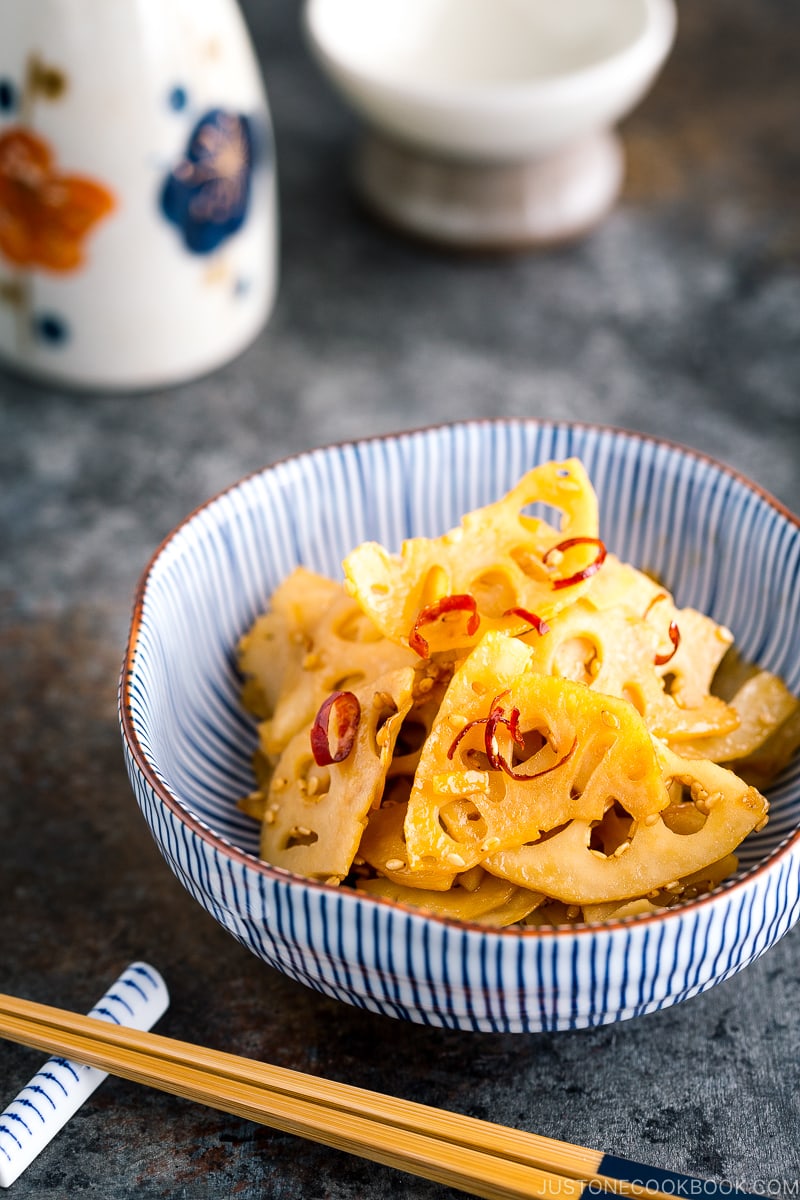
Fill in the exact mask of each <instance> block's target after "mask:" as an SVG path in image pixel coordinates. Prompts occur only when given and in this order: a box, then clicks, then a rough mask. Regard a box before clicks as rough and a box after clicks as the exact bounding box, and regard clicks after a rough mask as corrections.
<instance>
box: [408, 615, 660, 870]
mask: <svg viewBox="0 0 800 1200" xmlns="http://www.w3.org/2000/svg"><path fill="white" fill-rule="evenodd" d="M531 660H532V652H531V650H530V648H529V647H528V646H525V645H524V644H523V643H522V642H520V641H518V640H516V639H514V638H508V637H505V636H503V635H502V634H498V633H488V634H486V636H485V637H484V638H483V639H482V640H481V642H480V643H479V644H478V646H477V647H476V648H475V649H474V650H473V651H472V653H471V654H470V655H469V657H468V658H467V659H466V660H465V661H464V662H463V663H462V664H461V666H460V667H459V669H458V670H457V671H456V673H455V674H454V676H453V679H452V682H451V684H450V687H449V688H448V690H447V692H446V694H445V697H444V700H443V701H442V705H441V708H440V710H439V713H438V715H437V718H436V721H435V722H434V725H433V728H432V730H431V734H430V737H429V738H428V741H427V743H426V745H425V748H424V750H423V753H422V755H421V757H420V763H419V767H418V768H417V774H416V777H415V780H414V787H413V788H412V791H411V796H410V798H409V803H408V812H407V815H406V823H405V833H406V849H407V853H408V861H409V866H410V867H411V869H412V870H415V869H421V868H431V867H433V866H436V865H438V866H439V867H440V868H441V869H443V870H444V869H446V868H447V866H448V865H449V866H450V867H455V868H456V869H458V870H464V869H467V868H469V867H471V866H474V865H475V864H476V863H478V862H480V861H481V860H482V859H483V858H484V857H485V856H486V855H487V854H492V853H494V852H496V851H497V850H500V849H508V848H511V847H515V846H520V845H522V844H524V843H525V842H528V841H531V840H533V839H535V838H538V837H539V835H540V834H541V833H542V832H543V831H548V830H552V829H555V828H556V827H557V826H559V825H562V824H563V823H564V822H566V821H570V820H572V819H573V818H576V817H581V818H582V819H584V820H586V821H593V820H599V819H600V818H601V817H602V816H603V814H604V812H605V811H606V809H607V808H608V807H609V805H610V804H611V803H612V802H613V801H614V800H617V801H619V802H620V803H621V804H622V805H623V807H624V808H625V810H626V811H627V812H628V813H630V814H632V815H633V816H635V818H636V819H637V820H644V819H645V818H646V817H648V816H649V815H651V814H655V813H658V812H659V811H660V809H661V808H664V807H665V806H666V805H667V804H668V803H669V796H668V794H667V791H666V789H665V787H664V782H663V779H662V776H661V771H660V769H659V766H658V762H657V759H656V755H655V749H654V746H653V742H652V739H651V737H650V734H649V733H648V730H647V728H646V726H645V724H644V722H643V721H642V719H641V717H639V715H638V713H637V712H636V711H635V709H634V708H633V707H632V706H631V705H630V704H629V703H628V702H627V701H625V700H620V699H617V698H615V697H612V696H604V695H601V694H599V693H597V692H595V691H593V690H592V689H591V688H589V687H587V686H586V685H585V684H580V683H574V682H572V681H570V680H564V679H558V678H555V677H553V676H545V675H538V674H536V673H534V672H533V671H532V670H531ZM537 890H538V889H537Z"/></svg>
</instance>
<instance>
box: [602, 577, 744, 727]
mask: <svg viewBox="0 0 800 1200" xmlns="http://www.w3.org/2000/svg"><path fill="white" fill-rule="evenodd" d="M586 599H587V600H588V601H589V602H590V603H591V604H592V605H594V607H595V608H597V609H599V610H600V611H601V612H603V613H609V612H613V613H616V614H617V615H620V616H621V615H624V616H628V617H631V618H634V619H638V620H643V621H646V622H647V624H648V626H649V627H650V628H651V629H652V631H653V633H654V635H655V636H656V637H657V638H658V643H657V651H656V654H657V656H658V658H659V659H661V660H662V661H660V662H656V671H657V673H658V674H659V675H660V676H662V677H663V678H665V679H666V680H667V682H668V684H669V692H670V694H671V695H672V696H673V698H674V700H675V701H676V702H677V703H678V704H681V705H683V706H684V707H685V708H695V707H697V706H698V705H700V704H702V702H703V700H704V699H705V698H706V696H708V694H709V693H710V692H711V690H712V688H711V683H712V680H713V678H714V675H715V672H716V671H717V668H718V667H719V664H720V662H721V661H722V659H723V657H724V656H725V654H726V653H727V651H728V649H729V648H730V646H731V645H732V643H733V634H732V633H731V631H730V630H729V629H726V628H725V626H724V625H718V624H717V623H716V621H713V620H712V619H711V617H707V616H705V614H704V613H701V612H698V611H697V610H696V609H693V608H677V607H676V605H675V601H674V598H673V596H672V595H671V593H670V592H669V591H668V590H667V589H666V588H665V587H663V586H661V585H660V584H659V583H658V582H657V581H656V580H654V579H652V578H651V577H650V576H649V575H646V574H645V573H644V572H643V571H639V570H637V568H636V567H632V566H631V565H630V564H629V563H624V562H620V560H619V559H618V558H616V557H615V556H614V555H613V554H609V555H607V556H606V561H605V562H604V564H603V570H602V571H600V572H599V573H598V574H597V575H596V576H595V577H594V579H593V580H592V583H591V587H590V588H589V590H588V591H587V593H586ZM674 628H677V631H678V635H677V637H676V638H675V640H673V629H674Z"/></svg>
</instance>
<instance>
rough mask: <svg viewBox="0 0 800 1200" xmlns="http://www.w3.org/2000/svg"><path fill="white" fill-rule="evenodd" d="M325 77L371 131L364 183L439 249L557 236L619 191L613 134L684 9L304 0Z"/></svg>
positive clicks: (573, 1) (663, 4) (656, 0)
mask: <svg viewBox="0 0 800 1200" xmlns="http://www.w3.org/2000/svg"><path fill="white" fill-rule="evenodd" d="M304 15H305V27H306V31H307V36H308V41H309V44H310V46H311V49H312V52H313V54H314V56H315V57H316V59H317V61H318V63H319V64H320V66H321V68H322V70H323V71H324V72H325V74H326V75H327V76H328V78H329V79H330V81H331V82H332V84H333V85H334V87H335V88H336V89H337V90H338V91H339V92H340V93H341V95H342V96H343V97H344V99H345V100H346V101H347V103H348V104H349V105H350V106H351V107H352V108H353V109H354V110H355V111H356V112H357V113H358V114H359V116H360V117H361V118H362V120H363V121H364V123H365V125H366V127H367V128H368V130H369V131H370V132H369V136H368V137H367V138H366V139H365V140H364V142H363V145H362V148H361V152H360V154H359V155H358V157H357V160H356V169H355V177H356V183H357V185H358V187H359V190H360V191H361V193H362V195H363V197H364V198H365V199H366V200H367V201H368V203H370V204H371V206H372V207H373V208H375V209H377V211H378V212H379V213H380V214H381V215H382V216H384V217H386V218H387V219H389V220H390V221H392V222H394V223H395V224H398V225H400V226H403V227H404V228H407V229H409V230H411V231H413V232H416V233H419V234H423V235H428V236H430V237H432V238H435V239H437V240H439V241H449V242H456V243H460V244H466V243H476V242H477V243H480V244H490V245H491V244H496V245H503V244H506V243H514V242H517V243H518V242H536V241H549V240H555V239H556V238H563V237H565V236H568V235H570V234H574V233H576V232H578V231H581V230H583V229H584V228H585V227H587V226H588V225H591V224H592V223H593V222H594V221H595V220H596V219H597V218H598V216H599V215H600V214H601V213H602V212H604V211H605V210H606V209H607V208H608V207H609V205H610V204H611V202H612V201H613V199H614V198H615V196H616V194H617V192H618V191H619V186H620V181H621V178H622V155H621V148H620V144H619V141H618V139H617V138H616V136H615V135H614V134H613V133H612V132H611V131H612V130H613V127H614V126H615V125H616V124H617V122H618V121H619V120H620V119H621V118H622V117H623V116H624V115H625V114H627V113H628V112H630V110H631V109H632V108H633V107H634V105H635V104H637V103H638V101H639V100H640V99H641V98H642V96H643V95H644V94H645V92H646V91H647V89H648V87H649V86H650V84H651V83H652V81H653V78H654V76H655V75H656V73H657V71H658V70H659V68H660V67H661V65H662V63H663V62H664V60H665V58H666V56H667V54H668V52H669V50H670V47H671V45H672V42H673V38H674V35H675V26H676V16H675V8H674V3H673V0H593V2H592V4H591V5H587V4H585V3H584V0H562V2H561V3H559V4H551V3H548V2H547V0H522V2H520V0H407V3H405V4H397V5H392V6H386V5H376V4H374V3H371V2H370V0H307V3H306V7H305V13H304Z"/></svg>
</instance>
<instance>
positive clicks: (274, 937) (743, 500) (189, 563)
mask: <svg viewBox="0 0 800 1200" xmlns="http://www.w3.org/2000/svg"><path fill="white" fill-rule="evenodd" d="M568 455H577V456H578V457H580V458H581V459H582V460H583V462H584V463H585V465H586V468H587V470H588V472H589V475H590V477H591V479H592V481H593V483H594V486H595V488H596V490H597V492H598V496H599V501H600V512H601V520H602V534H603V537H604V539H605V541H606V543H607V545H608V546H609V548H610V549H611V550H613V551H614V552H615V553H616V554H618V555H619V556H621V557H622V558H624V559H626V560H627V561H630V562H633V563H635V564H639V565H642V566H646V567H647V568H648V569H649V570H652V571H655V572H656V573H657V574H658V575H659V576H661V577H662V578H664V580H665V581H668V583H669V585H670V586H671V587H672V588H673V590H674V591H675V593H676V597H677V599H678V602H679V603H680V604H682V605H693V606H695V607H698V608H700V609H703V610H704V611H706V612H708V613H709V614H711V615H712V616H713V617H715V619H716V620H718V621H720V622H722V623H723V624H725V625H727V626H729V627H730V628H731V629H732V630H733V632H734V634H735V637H736V640H737V642H738V643H739V645H740V647H741V649H742V651H743V653H744V654H745V655H746V656H748V657H749V658H751V659H753V660H756V661H758V662H759V663H761V664H762V665H764V666H765V667H767V668H769V669H770V670H772V671H775V672H777V673H779V674H781V675H782V676H783V677H784V679H785V681H786V682H787V684H788V686H789V687H790V688H791V689H792V690H793V691H795V692H798V691H800V586H799V585H800V524H799V523H798V521H797V519H796V518H794V517H792V516H791V514H789V513H788V512H787V511H785V510H784V509H782V508H781V507H780V505H779V504H778V503H776V502H775V501H774V500H772V499H771V498H770V497H769V496H768V495H767V494H765V493H764V492H763V491H762V490H760V489H759V488H758V487H756V486H755V485H754V484H752V483H749V482H748V481H747V480H745V479H743V478H741V477H740V476H738V475H736V474H735V473H734V472H733V471H731V470H729V469H728V468H726V467H724V466H721V465H719V464H717V463H715V462H713V461H711V460H709V459H708V458H705V457H703V456H701V455H699V454H696V453H694V452H692V451H690V450H686V449H682V448H680V447H677V446H674V445H670V444H666V443H664V442H659V441H655V440H652V439H650V438H647V437H644V436H640V435H636V434H631V433H625V432H620V431H614V430H609V429H602V428H594V427H583V426H575V425H566V424H549V423H547V422H537V421H533V420H528V421H526V420H513V421H512V420H509V421H497V422H474V423H464V424H456V425H451V426H443V427H439V428H433V429H428V430H422V431H419V432H413V433H404V434H400V435H397V436H391V437H382V438H376V439H373V440H366V441H362V442H356V443H350V444H345V445H338V446H333V447H328V448H326V449H320V450H316V451H313V452H309V453H306V454H302V455H299V456H298V457H295V458H291V459H288V460H286V461H283V462H280V463H277V464H276V465H274V466H271V467H268V468H267V469H265V470H264V471H262V472H260V473H258V474H256V475H253V476H250V477H249V478H247V479H245V480H243V481H242V482H240V483H238V484H236V485H235V486H233V487H232V488H230V489H229V490H228V491H226V492H224V493H222V494H221V495H220V496H218V497H216V498H215V499H213V500H211V501H209V503H207V504H206V505H204V506H203V507H202V508H200V509H199V510H197V511H196V512H195V513H193V514H192V515H191V516H190V517H188V518H187V519H186V520H185V521H184V522H183V524H182V525H180V526H179V527H178V528H177V529H176V530H175V531H174V532H173V533H172V534H171V535H170V536H169V537H168V538H167V540H166V541H165V542H164V543H163V545H162V546H161V547H160V549H159V550H158V551H157V552H156V554H155V556H154V558H153V560H152V561H151V563H150V565H149V567H148V568H147V570H146V572H145V575H144V577H143V579H142V582H141V584H140V587H139V590H138V594H137V597H136V601H135V609H134V615H133V621H132V627H131V634H130V641H129V645H128V648H127V655H126V659H125V664H124V669H123V674H122V682H121V692H120V715H121V724H122V732H123V741H124V747H125V755H126V760H127V767H128V771H129V775H130V779H131V783H132V785H133V790H134V793H135V795H136V798H137V800H138V803H139V805H140V806H141V810H142V812H143V814H144V816H145V818H146V820H147V822H148V824H149V826H150V828H151V830H152V833H153V835H154V837H155V839H156V841H157V843H158V845H159V847H160V849H161V851H162V853H163V855H164V857H165V858H166V860H167V862H168V864H169V865H170V867H171V868H172V870H173V871H174V872H175V874H176V876H177V877H178V879H179V880H180V881H181V882H182V883H183V884H184V886H185V887H186V888H187V889H188V891H189V892H190V893H191V894H192V895H193V896H194V897H195V898H196V899H197V901H198V902H199V903H200V904H201V905H202V906H203V907H204V908H205V909H206V910H207V911H208V912H209V913H211V914H212V915H213V916H214V917H215V918H216V919H217V920H218V921H219V922H220V924H221V925H222V926H223V927H224V928H225V929H227V930H228V931H229V932H230V933H231V934H232V935H233V936H234V937H235V938H236V939H237V940H238V941H239V942H241V943H242V944H243V945H244V946H246V947H248V948H249V949H250V950H252V952H253V953H254V954H256V955H258V956H259V957H260V958H261V959H263V960H264V962H265V963H267V964H269V965H270V966H272V967H274V968H276V969H277V970H279V971H282V972H284V973H285V974H286V975H288V976H290V977H291V978H292V979H295V980H297V981H299V982H301V983H304V984H307V985H308V986H310V987H312V988H315V989H316V990H318V991H320V992H322V993H324V994H325V995H327V996H331V997H336V998H338V999H340V1000H343V1001H347V1002H348V1003H350V1004H354V1005H357V1006H360V1007H362V1008H365V1009H369V1010H371V1011H374V1012H380V1013H385V1014H388V1015H390V1016H393V1017H399V1018H405V1019H407V1020H411V1021H415V1022H423V1023H427V1024H431V1025H438V1026H446V1027H453V1028H458V1029H463V1030H500V1031H532V1030H543V1029H566V1028H574V1027H578V1026H587V1025H594V1024H601V1023H604V1022H612V1021H618V1020H623V1019H625V1018H629V1017H634V1016H637V1015H639V1014H643V1013H647V1012H650V1011H652V1010H655V1009H660V1008H664V1007H666V1006H669V1005H671V1004H674V1003H675V1002H677V1001H681V1000H685V999H687V998H688V997H691V996H694V995H695V994H697V993H699V992H703V991H705V990H706V989H708V988H710V987H712V986H713V985H714V984H717V983H719V982H720V981H721V980H724V979H726V978H728V976H730V975H733V974H734V973H735V972H737V971H739V970H741V969H742V968H743V967H745V966H747V964H748V963H750V962H752V961H753V960H754V959H756V958H758V957H759V955H761V954H763V953H764V951H765V950H767V949H768V948H769V947H770V946H772V945H773V944H774V943H775V942H776V941H777V940H778V939H779V938H780V937H781V936H782V935H783V934H784V933H786V931H787V930H788V929H789V928H790V927H791V926H792V924H793V923H794V922H795V921H796V920H797V918H798V915H799V914H800V761H795V762H794V764H793V765H792V766H791V767H790V768H789V769H788V770H787V771H786V772H785V773H784V775H783V776H782V777H781V778H780V779H779V780H778V781H777V782H776V783H775V785H774V786H773V787H772V789H771V791H770V793H769V794H770V799H771V802H772V811H771V818H770V821H769V823H768V824H767V825H766V827H765V828H764V829H763V830H762V831H761V832H760V833H757V834H754V835H752V836H751V837H750V838H749V839H748V840H747V841H746V842H745V843H744V845H743V846H742V847H741V851H740V858H741V865H740V870H739V873H738V874H737V875H736V876H735V877H734V878H733V879H732V880H730V881H728V882H727V883H726V884H725V885H723V886H722V887H721V888H720V889H719V890H718V891H717V892H715V893H714V894H712V895H710V896H707V897H705V898H703V899H699V900H697V901H695V902H692V903H689V904H686V905H685V906H683V907H680V908H676V909H673V910H670V911H666V912H664V913H663V914H661V915H657V916H639V917H633V918H628V919H625V920H622V921H615V922H610V923H608V924H605V925H593V926H588V925H587V926H577V927H572V926H570V927H566V926H565V927H559V928H555V929H529V930H524V931H523V930H520V929H517V928H512V929H503V930H492V929H487V928H481V927H479V926H474V925H469V924H459V923H456V922H452V921H448V920H442V919H439V918H436V917H433V916H429V915H426V914H424V913H422V912H420V911H413V910H411V909H408V908H405V907H402V906H400V905H395V904H392V903H389V902H386V901H383V900H378V899H375V898H373V897H370V896H367V895H363V894H357V893H355V892H353V891H350V890H348V889H346V888H333V887H328V886H325V885H323V884H318V883H313V882H309V881H308V880H306V879H303V878H301V877H298V876H294V875H292V874H290V873H288V872H287V871H284V870H279V869H275V868H273V867H271V866H268V865H267V864H266V863H264V862H261V861H259V859H258V858H257V845H258V831H257V827H256V825H255V823H254V822H252V821H251V820H250V819H249V818H247V817H245V816H244V815H242V814H241V812H240V811H239V810H238V809H237V807H236V800H237V798H238V797H239V796H241V795H243V794H244V793H246V792H247V791H249V790H250V788H251V787H252V784H253V779H252V775H251V767H250V756H251V753H252V751H253V748H254V746H255V742H256V733H255V727H254V724H253V722H252V721H251V720H250V718H249V717H248V716H247V715H246V714H245V713H244V712H243V711H242V708H241V706H240V703H239V687H240V680H239V678H238V677H237V672H236V667H235V656H234V649H235V646H236V642H237V639H238V638H239V636H240V634H241V633H242V632H243V631H244V630H245V629H246V628H247V627H248V626H249V625H250V623H251V622H252V620H253V619H254V618H255V616H256V615H257V614H258V613H259V612H261V611H262V610H263V609H264V607H265V606H266V605H267V603H268V601H269V598H270V594H271V593H272V591H273V589H274V588H275V587H276V585H277V584H278V583H279V582H280V581H281V580H282V579H283V578H284V577H285V575H286V574H287V573H288V572H289V571H290V570H291V569H292V568H293V567H294V566H295V565H297V564H298V563H304V564H306V565H307V566H309V567H310V568H313V569H315V570H317V571H321V572H324V573H326V574H328V575H331V576H334V577H340V575H341V570H340V564H341V560H342V558H343V557H344V556H345V554H346V553H347V552H348V551H349V550H350V549H351V548H352V547H353V546H355V545H356V544H357V543H358V542H360V541H362V540H364V539H366V538H370V539H376V540H378V541H380V542H382V543H384V544H385V545H387V546H389V547H390V548H393V549H397V548H399V545H400V543H401V541H402V539H403V538H406V537H408V536H411V535H415V534H425V535H436V534H439V533H441V532H443V531H444V530H446V529H448V528H450V527H452V526H454V525H455V524H457V523H458V521H459V519H460V517H461V515H462V513H464V512H465V511H467V510H469V509H472V508H474V507H476V506H478V505H482V504H486V503H488V502H490V501H491V500H493V499H495V498H497V497H498V496H500V495H501V494H502V493H503V492H505V491H506V490H507V489H508V488H509V487H510V486H512V484H513V483H514V482H515V481H516V480H517V479H518V478H519V477H520V476H521V475H522V474H523V472H524V471H525V470H526V469H527V468H529V467H531V466H533V465H534V464H536V463H538V462H542V461H544V460H547V459H550V458H563V457H566V456H568Z"/></svg>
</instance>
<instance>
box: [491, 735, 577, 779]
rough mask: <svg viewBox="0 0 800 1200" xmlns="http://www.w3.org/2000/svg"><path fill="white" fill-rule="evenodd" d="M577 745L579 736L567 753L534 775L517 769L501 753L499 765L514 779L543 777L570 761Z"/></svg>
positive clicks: (498, 758)
mask: <svg viewBox="0 0 800 1200" xmlns="http://www.w3.org/2000/svg"><path fill="white" fill-rule="evenodd" d="M577 745H578V738H577V736H576V738H575V741H574V742H573V743H572V745H571V746H570V748H569V750H568V751H567V753H566V754H565V755H564V756H563V757H562V758H560V759H559V760H558V762H554V763H553V764H552V765H551V766H549V767H545V768H544V769H543V770H542V771H534V772H533V774H532V775H528V774H526V772H525V771H515V770H514V768H513V767H512V766H511V764H510V763H508V762H506V760H505V759H504V758H503V756H502V755H501V754H498V755H497V765H498V767H500V768H501V770H503V771H505V773H506V775H510V776H511V778H512V779H521V780H530V779H541V777H542V775H549V774H550V772H551V771H557V770H558V768H559V767H563V765H564V763H565V762H568V761H569V759H570V758H572V755H573V754H574V753H575V748H576V746H577Z"/></svg>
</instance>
